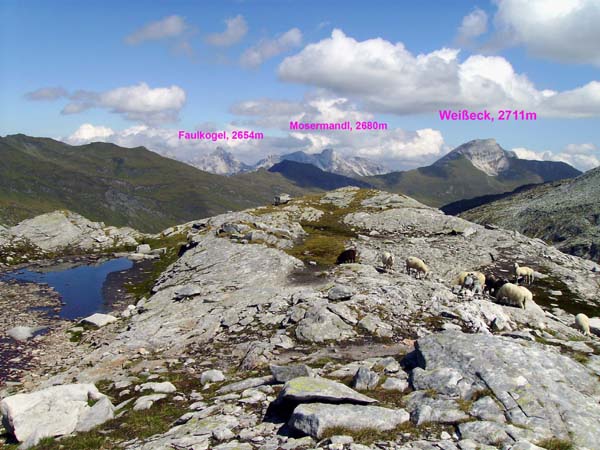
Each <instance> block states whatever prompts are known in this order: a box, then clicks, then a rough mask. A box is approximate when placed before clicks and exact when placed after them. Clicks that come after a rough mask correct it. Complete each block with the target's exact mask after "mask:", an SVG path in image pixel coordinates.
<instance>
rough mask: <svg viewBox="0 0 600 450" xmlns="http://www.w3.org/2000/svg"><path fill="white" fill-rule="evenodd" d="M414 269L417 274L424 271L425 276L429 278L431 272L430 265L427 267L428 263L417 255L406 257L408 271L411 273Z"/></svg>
mask: <svg viewBox="0 0 600 450" xmlns="http://www.w3.org/2000/svg"><path fill="white" fill-rule="evenodd" d="M413 270H414V271H415V272H416V274H417V275H419V274H420V273H422V274H423V276H424V277H425V278H427V275H428V274H429V267H427V264H425V263H424V262H423V260H421V259H419V258H417V257H416V256H409V257H408V258H406V273H409V274H410V273H411V271H413ZM418 278H420V277H418Z"/></svg>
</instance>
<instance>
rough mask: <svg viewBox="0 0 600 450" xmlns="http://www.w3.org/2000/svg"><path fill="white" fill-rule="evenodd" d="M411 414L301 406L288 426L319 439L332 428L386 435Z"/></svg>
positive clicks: (355, 407) (358, 407)
mask: <svg viewBox="0 0 600 450" xmlns="http://www.w3.org/2000/svg"><path fill="white" fill-rule="evenodd" d="M408 419H409V414H408V413H407V412H406V411H404V410H403V409H398V410H396V409H388V408H382V407H379V406H364V405H331V404H326V403H310V404H302V405H299V406H297V407H296V409H294V412H293V413H292V417H291V418H290V420H289V422H288V425H289V426H290V427H292V428H293V429H295V430H297V431H300V432H303V433H306V434H308V435H310V436H312V437H314V438H316V439H319V438H321V436H323V433H324V432H325V431H326V430H327V429H330V428H334V427H342V428H345V429H349V430H354V431H358V430H363V429H369V430H376V431H387V430H392V429H394V428H396V427H397V426H398V425H401V424H402V423H404V422H406V421H408Z"/></svg>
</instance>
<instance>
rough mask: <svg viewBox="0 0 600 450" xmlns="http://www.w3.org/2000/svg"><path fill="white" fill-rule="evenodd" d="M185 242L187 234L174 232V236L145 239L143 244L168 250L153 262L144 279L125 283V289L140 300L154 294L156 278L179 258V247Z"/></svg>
mask: <svg viewBox="0 0 600 450" xmlns="http://www.w3.org/2000/svg"><path fill="white" fill-rule="evenodd" d="M185 242H186V239H185V236H183V235H182V234H174V235H172V236H168V237H162V238H153V239H144V240H143V241H142V242H141V243H142V244H149V245H150V247H151V248H153V249H156V248H162V247H165V248H166V251H165V253H163V254H162V255H160V258H159V259H157V260H155V261H154V262H153V263H152V267H151V269H150V270H149V272H148V273H147V274H146V276H145V277H144V279H143V280H142V281H140V282H137V283H134V284H131V283H126V284H125V289H127V292H129V293H130V294H133V295H134V296H135V298H136V299H138V300H139V299H140V298H142V297H149V296H150V295H152V288H153V287H154V284H155V283H156V280H157V279H158V277H159V276H160V275H161V274H162V273H163V272H164V271H165V270H166V269H167V267H169V266H170V265H171V264H173V263H174V262H175V261H177V259H179V255H178V252H179V247H180V246H181V245H182V244H184V243H185Z"/></svg>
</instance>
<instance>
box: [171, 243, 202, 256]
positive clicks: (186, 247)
mask: <svg viewBox="0 0 600 450" xmlns="http://www.w3.org/2000/svg"><path fill="white" fill-rule="evenodd" d="M199 243H200V242H198V241H190V242H188V243H187V244H183V245H182V246H181V247H179V251H178V252H177V256H179V257H182V256H183V255H184V254H185V252H187V251H188V250H191V249H193V248H194V247H197V246H198V244H199Z"/></svg>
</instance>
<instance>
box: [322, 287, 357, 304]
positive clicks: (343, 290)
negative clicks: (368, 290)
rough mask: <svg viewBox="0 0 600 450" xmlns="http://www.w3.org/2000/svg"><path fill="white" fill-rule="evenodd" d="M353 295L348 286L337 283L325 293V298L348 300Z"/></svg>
mask: <svg viewBox="0 0 600 450" xmlns="http://www.w3.org/2000/svg"><path fill="white" fill-rule="evenodd" d="M352 295H353V292H352V289H351V288H349V287H348V286H344V285H341V284H338V285H336V286H334V287H332V288H331V289H330V290H329V292H328V293H327V298H328V299H329V300H332V301H337V300H348V299H349V298H351V297H352Z"/></svg>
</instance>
